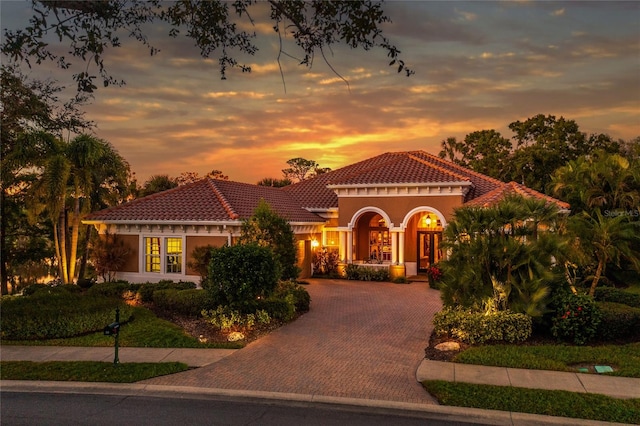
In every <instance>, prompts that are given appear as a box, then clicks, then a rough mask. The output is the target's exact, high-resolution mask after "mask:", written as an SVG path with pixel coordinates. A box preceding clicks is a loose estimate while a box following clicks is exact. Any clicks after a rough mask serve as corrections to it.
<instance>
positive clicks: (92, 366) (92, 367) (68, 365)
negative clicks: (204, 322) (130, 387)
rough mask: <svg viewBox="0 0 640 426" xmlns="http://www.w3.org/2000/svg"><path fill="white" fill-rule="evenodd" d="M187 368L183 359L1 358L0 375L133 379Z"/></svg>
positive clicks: (34, 377)
mask: <svg viewBox="0 0 640 426" xmlns="http://www.w3.org/2000/svg"><path fill="white" fill-rule="evenodd" d="M188 368H189V367H188V366H187V364H183V363H180V362H162V363H123V364H117V365H114V364H113V363H110V362H97V361H49V362H31V361H3V362H0V379H2V380H53V381H76V382H111V383H134V382H138V381H140V380H145V379H150V378H152V377H157V376H164V375H166V374H173V373H179V372H181V371H185V370H187V369H188Z"/></svg>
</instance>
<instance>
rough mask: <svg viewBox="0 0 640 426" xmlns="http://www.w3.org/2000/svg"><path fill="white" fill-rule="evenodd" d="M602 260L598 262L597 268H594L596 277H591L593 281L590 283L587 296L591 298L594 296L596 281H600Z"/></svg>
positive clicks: (602, 267) (602, 266) (603, 263)
mask: <svg viewBox="0 0 640 426" xmlns="http://www.w3.org/2000/svg"><path fill="white" fill-rule="evenodd" d="M604 265H605V262H604V259H599V260H598V267H597V268H596V275H595V277H593V281H592V282H591V288H590V289H589V296H591V297H593V296H594V295H595V294H596V287H597V286H598V281H600V277H601V276H602V271H603V270H604Z"/></svg>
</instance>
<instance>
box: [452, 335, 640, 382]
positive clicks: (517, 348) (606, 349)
mask: <svg viewBox="0 0 640 426" xmlns="http://www.w3.org/2000/svg"><path fill="white" fill-rule="evenodd" d="M454 361H455V362H460V363H464V364H476V365H492V366H497V367H512V368H529V369H536V370H557V371H576V368H575V367H572V366H575V365H578V364H591V365H609V366H611V367H613V368H614V370H616V371H615V372H614V373H609V374H611V375H615V376H625V377H640V342H638V343H630V344H627V345H606V346H568V345H561V344H557V345H530V346H528V345H484V346H478V347H471V348H469V349H467V350H465V351H464V352H462V353H460V354H459V355H458V356H457V357H456V358H455V359H454Z"/></svg>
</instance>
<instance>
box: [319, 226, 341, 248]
mask: <svg viewBox="0 0 640 426" xmlns="http://www.w3.org/2000/svg"><path fill="white" fill-rule="evenodd" d="M323 234H324V241H323V244H322V245H323V246H325V247H338V246H339V245H340V231H333V230H330V229H325V230H324V231H323Z"/></svg>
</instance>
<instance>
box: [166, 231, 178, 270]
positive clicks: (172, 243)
mask: <svg viewBox="0 0 640 426" xmlns="http://www.w3.org/2000/svg"><path fill="white" fill-rule="evenodd" d="M166 271H167V274H177V273H180V272H182V238H167V261H166Z"/></svg>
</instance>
